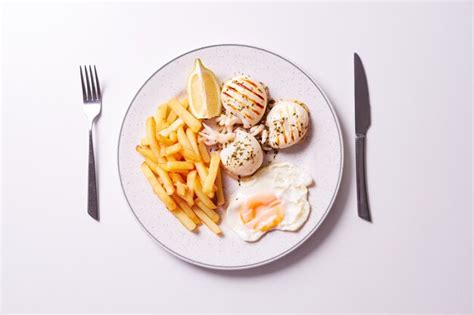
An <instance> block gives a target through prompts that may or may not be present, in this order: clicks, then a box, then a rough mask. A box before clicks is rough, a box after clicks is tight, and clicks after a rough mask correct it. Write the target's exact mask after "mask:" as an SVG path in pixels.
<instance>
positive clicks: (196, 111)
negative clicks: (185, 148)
mask: <svg viewBox="0 0 474 315" xmlns="http://www.w3.org/2000/svg"><path fill="white" fill-rule="evenodd" d="M188 97H189V109H190V110H191V113H192V114H193V115H194V116H195V117H196V118H198V119H206V118H212V117H215V116H218V115H219V114H220V113H221V111H222V107H221V100H220V88H219V83H218V82H217V78H216V75H215V74H214V73H213V72H212V71H211V70H209V69H208V68H206V67H205V66H204V65H203V63H202V61H201V59H199V58H198V59H196V61H195V62H194V69H193V71H192V72H191V74H190V75H189V79H188Z"/></svg>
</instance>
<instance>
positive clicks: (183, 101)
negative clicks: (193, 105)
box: [179, 97, 189, 109]
mask: <svg viewBox="0 0 474 315" xmlns="http://www.w3.org/2000/svg"><path fill="white" fill-rule="evenodd" d="M179 102H180V103H181V105H183V107H184V108H186V109H187V108H188V107H189V99H188V98H187V97H184V98H182V99H180V100H179Z"/></svg>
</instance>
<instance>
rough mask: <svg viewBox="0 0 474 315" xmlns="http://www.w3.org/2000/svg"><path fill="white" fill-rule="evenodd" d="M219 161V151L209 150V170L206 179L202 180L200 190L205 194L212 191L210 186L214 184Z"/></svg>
mask: <svg viewBox="0 0 474 315" xmlns="http://www.w3.org/2000/svg"><path fill="white" fill-rule="evenodd" d="M220 162H221V158H220V156H219V153H217V152H216V151H214V152H211V162H210V164H209V171H208V174H207V177H206V180H205V181H204V185H203V186H202V191H203V192H204V193H205V194H209V193H211V192H213V190H212V186H213V185H214V182H215V180H216V176H217V171H218V170H219V164H220Z"/></svg>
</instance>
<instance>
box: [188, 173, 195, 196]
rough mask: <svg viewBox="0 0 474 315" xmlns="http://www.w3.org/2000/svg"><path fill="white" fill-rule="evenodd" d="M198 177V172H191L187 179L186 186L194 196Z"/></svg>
mask: <svg viewBox="0 0 474 315" xmlns="http://www.w3.org/2000/svg"><path fill="white" fill-rule="evenodd" d="M196 175H197V172H196V170H194V171H191V172H189V173H188V175H187V177H186V186H188V190H189V191H190V192H191V193H192V194H194V182H195V181H196Z"/></svg>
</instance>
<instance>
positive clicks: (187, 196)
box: [180, 189, 194, 206]
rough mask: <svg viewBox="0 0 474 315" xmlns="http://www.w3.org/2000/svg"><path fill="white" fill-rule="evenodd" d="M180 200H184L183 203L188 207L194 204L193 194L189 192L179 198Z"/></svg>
mask: <svg viewBox="0 0 474 315" xmlns="http://www.w3.org/2000/svg"><path fill="white" fill-rule="evenodd" d="M180 197H181V198H182V199H184V201H186V203H187V204H188V206H192V205H193V204H194V198H193V197H194V193H192V192H191V191H189V189H188V190H186V193H185V194H184V196H180Z"/></svg>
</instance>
